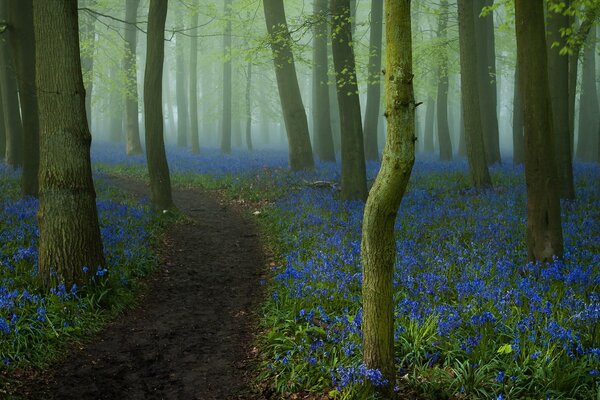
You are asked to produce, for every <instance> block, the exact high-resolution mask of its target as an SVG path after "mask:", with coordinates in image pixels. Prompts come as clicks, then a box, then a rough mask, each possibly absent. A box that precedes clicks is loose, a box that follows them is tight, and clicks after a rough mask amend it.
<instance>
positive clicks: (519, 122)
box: [512, 65, 525, 164]
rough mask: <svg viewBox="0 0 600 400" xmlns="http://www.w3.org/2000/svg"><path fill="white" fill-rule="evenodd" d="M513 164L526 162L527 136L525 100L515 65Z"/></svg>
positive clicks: (517, 68)
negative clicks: (524, 132) (525, 129)
mask: <svg viewBox="0 0 600 400" xmlns="http://www.w3.org/2000/svg"><path fill="white" fill-rule="evenodd" d="M512 129H513V164H523V163H524V162H525V137H524V136H523V101H522V100H521V91H520V89H519V66H518V65H516V66H515V82H514V95H513V120H512Z"/></svg>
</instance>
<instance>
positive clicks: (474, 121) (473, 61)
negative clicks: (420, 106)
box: [458, 0, 492, 188]
mask: <svg viewBox="0 0 600 400" xmlns="http://www.w3.org/2000/svg"><path fill="white" fill-rule="evenodd" d="M458 31H459V44H460V77H461V98H462V106H463V121H464V124H465V139H466V144H467V158H468V160H469V171H470V173H471V181H472V183H473V186H474V187H475V188H486V187H491V186H492V179H491V178H490V173H489V171H488V167H487V160H486V153H485V146H484V142H483V132H482V124H481V110H480V108H479V106H480V102H479V94H480V93H481V92H480V91H479V81H478V75H477V71H478V69H477V55H476V54H477V52H476V44H475V22H474V17H473V7H472V5H471V4H469V3H468V2H467V0H458Z"/></svg>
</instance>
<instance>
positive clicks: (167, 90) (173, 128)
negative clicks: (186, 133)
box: [144, 68, 177, 137]
mask: <svg viewBox="0 0 600 400" xmlns="http://www.w3.org/2000/svg"><path fill="white" fill-rule="evenodd" d="M170 82H171V79H170V78H169V71H168V68H165V70H164V71H163V90H164V95H163V99H164V103H165V108H166V110H167V114H168V118H167V119H168V124H169V125H168V129H167V131H166V132H165V133H163V135H165V134H166V136H167V137H168V136H169V134H170V135H171V137H172V136H176V133H177V125H176V123H175V109H174V107H173V95H172V93H171V83H170ZM144 114H145V113H144Z"/></svg>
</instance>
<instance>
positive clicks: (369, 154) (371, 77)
mask: <svg viewBox="0 0 600 400" xmlns="http://www.w3.org/2000/svg"><path fill="white" fill-rule="evenodd" d="M369 26H370V32H369V36H370V37H369V70H368V80H367V106H366V109H365V126H364V140H365V158H366V159H367V160H378V159H379V146H378V144H377V123H378V121H379V104H380V103H381V40H382V31H383V1H381V0H371V21H370V25H369Z"/></svg>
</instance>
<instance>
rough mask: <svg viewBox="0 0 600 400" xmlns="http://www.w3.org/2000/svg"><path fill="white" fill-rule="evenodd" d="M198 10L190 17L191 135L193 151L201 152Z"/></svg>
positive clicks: (195, 152)
mask: <svg viewBox="0 0 600 400" xmlns="http://www.w3.org/2000/svg"><path fill="white" fill-rule="evenodd" d="M197 26H198V12H196V11H194V12H193V14H192V16H191V17H190V29H191V30H190V35H192V37H191V38H190V135H191V138H192V153H194V154H198V153H199V152H200V143H199V138H198V36H197V35H198V30H197V29H196V27H197Z"/></svg>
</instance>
